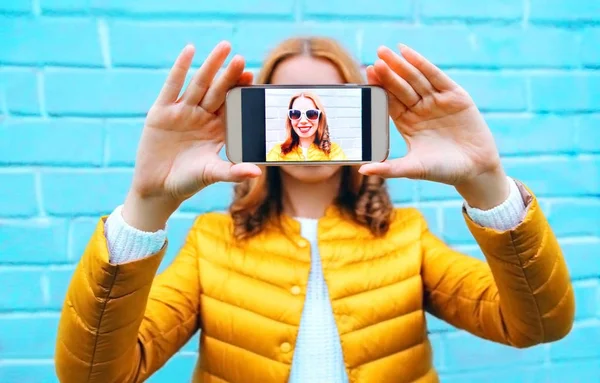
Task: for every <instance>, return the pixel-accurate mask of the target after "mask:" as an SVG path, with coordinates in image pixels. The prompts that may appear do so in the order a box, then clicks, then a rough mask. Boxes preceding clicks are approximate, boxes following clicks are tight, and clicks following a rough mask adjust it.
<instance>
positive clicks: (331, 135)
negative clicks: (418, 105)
mask: <svg viewBox="0 0 600 383" xmlns="http://www.w3.org/2000/svg"><path fill="white" fill-rule="evenodd" d="M387 97H388V96H387V93H386V91H385V90H384V89H383V88H381V87H378V86H372V85H356V84H341V85H252V86H242V87H236V88H233V89H231V90H230V91H229V92H228V93H227V97H226V100H225V119H226V138H225V152H226V155H227V158H228V159H229V161H231V162H233V163H241V162H249V163H254V164H257V165H293V164H294V165H297V164H302V165H323V164H342V165H344V164H346V165H349V164H362V163H368V162H381V161H384V160H385V159H386V158H387V157H388V154H389V142H390V138H389V115H388V99H387Z"/></svg>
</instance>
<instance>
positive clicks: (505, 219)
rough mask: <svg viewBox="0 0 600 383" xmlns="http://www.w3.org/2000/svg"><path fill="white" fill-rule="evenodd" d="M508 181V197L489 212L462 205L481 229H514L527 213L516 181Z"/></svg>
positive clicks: (510, 179)
mask: <svg viewBox="0 0 600 383" xmlns="http://www.w3.org/2000/svg"><path fill="white" fill-rule="evenodd" d="M509 181H510V195H509V196H508V198H507V199H506V200H505V201H504V202H503V203H502V204H500V205H498V206H496V207H494V208H492V209H490V210H481V209H477V208H474V207H471V206H469V204H467V203H466V202H465V203H464V205H465V209H466V211H467V214H468V215H469V217H471V219H472V220H473V221H474V222H475V223H477V224H478V225H480V226H483V227H488V228H491V229H496V230H500V231H505V230H509V229H513V228H515V227H516V226H517V225H519V224H520V223H521V222H522V221H523V218H524V217H525V214H526V213H527V208H526V206H525V202H524V200H523V195H522V194H521V191H520V190H519V187H518V186H517V183H516V181H515V180H513V179H512V178H509Z"/></svg>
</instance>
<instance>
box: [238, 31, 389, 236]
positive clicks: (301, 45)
mask: <svg viewBox="0 0 600 383" xmlns="http://www.w3.org/2000/svg"><path fill="white" fill-rule="evenodd" d="M297 55H310V56H313V57H318V58H322V59H327V60H329V61H330V62H331V63H332V64H333V65H335V66H336V68H337V69H338V71H339V73H340V75H341V77H342V78H343V79H344V81H345V82H346V83H354V84H361V83H364V80H363V76H362V74H361V72H360V67H359V65H358V64H357V63H356V62H355V61H354V60H353V58H352V57H351V56H350V55H349V54H348V52H347V51H346V50H345V49H344V48H343V47H342V46H341V45H340V44H339V43H337V42H336V41H335V40H332V39H330V38H327V37H310V38H290V39H287V40H284V41H283V42H282V43H280V44H279V45H278V46H277V47H276V48H275V49H273V50H272V51H271V53H270V54H269V55H268V56H267V58H266V60H265V62H264V65H263V67H262V69H261V71H260V73H259V74H258V76H257V79H256V83H257V84H270V83H271V77H272V75H273V72H274V70H275V68H276V67H277V65H278V64H279V63H281V62H282V61H283V60H285V59H286V58H289V57H292V56H297ZM263 170H264V171H263V174H262V175H261V176H260V177H257V178H254V179H250V180H246V181H244V182H241V183H239V184H237V185H236V186H235V188H234V198H233V202H232V203H231V205H230V207H229V212H230V214H231V216H232V218H233V223H234V228H233V230H234V235H235V237H236V238H238V239H243V238H247V237H250V236H252V235H254V234H256V233H258V232H260V231H261V229H262V228H263V227H264V225H265V224H266V223H267V222H268V221H269V220H271V219H273V218H275V219H277V218H279V217H280V215H281V214H282V213H283V206H282V190H281V175H280V170H279V168H277V167H267V168H263ZM335 203H336V205H337V206H339V207H340V208H341V209H342V210H343V211H344V212H346V213H349V214H350V216H351V217H353V219H354V220H355V221H356V222H358V223H360V224H363V225H365V226H367V227H368V228H369V229H370V231H371V232H372V233H373V234H374V235H382V234H384V233H385V232H387V230H388V228H389V225H390V220H391V218H392V213H393V205H392V202H391V199H390V197H389V194H388V192H387V188H386V184H385V181H384V179H382V178H380V177H377V176H364V175H362V174H360V173H359V172H358V167H357V166H343V167H342V182H341V185H340V191H339V194H338V197H337V199H336V201H335Z"/></svg>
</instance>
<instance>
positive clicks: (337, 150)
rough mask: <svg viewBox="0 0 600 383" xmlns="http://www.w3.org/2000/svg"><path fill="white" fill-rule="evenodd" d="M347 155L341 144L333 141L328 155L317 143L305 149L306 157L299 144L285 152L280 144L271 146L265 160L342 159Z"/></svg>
mask: <svg viewBox="0 0 600 383" xmlns="http://www.w3.org/2000/svg"><path fill="white" fill-rule="evenodd" d="M346 159H347V157H346V155H345V154H344V151H343V150H342V148H341V146H339V145H338V144H336V143H335V142H332V143H331V148H330V151H329V155H327V154H325V152H323V151H322V150H321V149H320V148H319V147H318V146H317V145H315V144H312V145H311V146H309V147H308V149H307V150H306V157H305V156H304V153H303V152H302V148H301V147H300V146H296V147H295V148H294V149H293V150H292V151H291V152H289V153H287V154H282V153H281V144H277V145H275V146H273V148H272V149H271V150H269V153H268V154H267V161H278V162H282V161H344V160H346Z"/></svg>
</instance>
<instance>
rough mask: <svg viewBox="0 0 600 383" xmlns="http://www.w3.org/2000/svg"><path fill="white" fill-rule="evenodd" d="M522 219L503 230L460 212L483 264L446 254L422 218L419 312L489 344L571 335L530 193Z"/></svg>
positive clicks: (567, 292) (551, 252)
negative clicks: (422, 292) (423, 307)
mask: <svg viewBox="0 0 600 383" xmlns="http://www.w3.org/2000/svg"><path fill="white" fill-rule="evenodd" d="M521 187H522V188H523V190H524V191H525V194H529V197H528V201H527V213H526V215H525V217H524V219H523V221H522V222H521V223H520V224H519V225H517V226H516V227H514V228H513V229H510V230H507V231H498V230H494V229H490V228H484V227H481V226H479V225H477V224H476V223H475V222H473V221H472V220H471V219H470V218H469V216H468V215H467V214H466V213H464V212H463V215H464V218H465V220H466V222H467V226H468V228H469V230H470V231H471V233H472V234H473V236H474V238H475V240H476V241H477V243H478V244H479V246H480V248H481V250H482V252H483V254H484V255H485V258H486V259H487V262H483V261H480V260H478V259H475V258H472V257H469V256H466V255H464V254H461V253H459V252H456V251H454V250H452V249H451V248H450V247H448V246H447V245H445V244H444V243H443V242H442V241H441V240H439V239H438V238H437V237H435V236H434V235H433V234H432V233H431V232H430V231H429V230H428V229H427V226H426V223H425V221H424V220H423V226H422V227H423V230H422V241H423V248H424V260H423V278H424V285H425V305H426V307H427V310H428V311H429V312H430V313H431V314H433V315H435V316H437V317H438V318H441V319H443V320H445V321H446V322H448V323H450V324H452V325H453V326H455V327H458V328H461V329H464V330H466V331H469V332H470V333H472V334H474V335H477V336H480V337H482V338H485V339H488V340H492V341H495V342H499V343H503V344H506V345H511V346H514V347H529V346H533V345H536V344H540V343H545V342H551V341H555V340H558V339H560V338H562V337H564V336H565V335H566V334H568V333H569V331H570V330H571V327H572V324H573V320H574V312H575V299H574V293H573V288H572V285H571V281H570V277H569V273H568V270H567V266H566V263H565V260H564V258H563V256H562V252H561V249H560V247H559V244H558V241H557V239H556V237H555V236H554V234H553V232H552V229H551V228H550V226H549V224H548V222H547V220H546V218H545V216H544V214H543V213H542V211H541V209H540V206H539V204H538V201H537V199H536V198H535V196H534V195H533V194H532V193H531V192H530V191H528V190H526V189H524V187H523V186H521Z"/></svg>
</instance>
